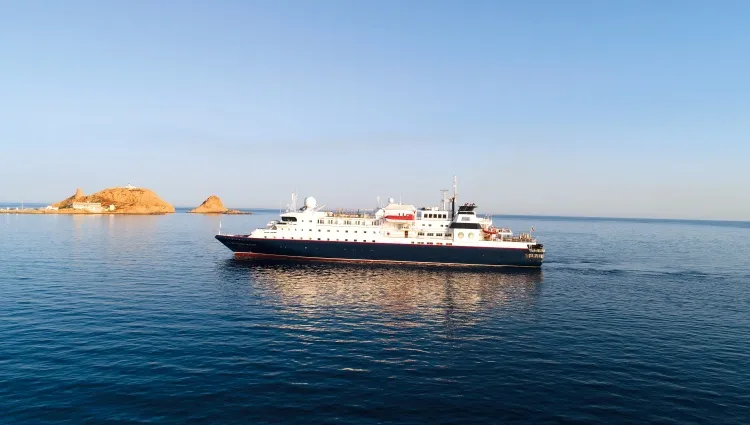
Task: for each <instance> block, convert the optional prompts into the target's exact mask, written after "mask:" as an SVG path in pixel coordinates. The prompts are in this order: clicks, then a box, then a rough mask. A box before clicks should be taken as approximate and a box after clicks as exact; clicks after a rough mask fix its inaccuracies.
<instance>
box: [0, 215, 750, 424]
mask: <svg viewBox="0 0 750 425" xmlns="http://www.w3.org/2000/svg"><path fill="white" fill-rule="evenodd" d="M275 216H276V214H274V213H269V212H265V213H261V214H256V215H252V216H224V217H209V216H199V215H189V214H180V213H178V214H173V215H167V216H133V217H128V216H65V215H60V216H27V215H1V214H0V423H7V424H60V423H66V424H88V423H91V424H140V423H153V424H183V423H195V424H203V423H206V424H208V423H211V424H240V423H243V424H244V423H248V424H251V423H252V424H257V423H280V424H286V423H289V424H291V423H304V424H312V423H345V424H370V423H398V424H486V423H536V424H541V423H612V424H614V423H645V422H650V423H671V424H691V423H712V424H718V423H734V424H747V423H750V223H727V222H688V221H644V220H591V219H564V218H531V217H504V218H503V217H500V218H498V217H495V223H496V224H498V225H504V226H510V227H512V228H514V229H515V230H516V231H517V232H518V231H522V230H524V231H525V230H527V229H529V228H530V227H531V226H535V228H536V234H537V235H538V237H539V238H541V239H542V240H543V242H544V244H545V247H546V248H547V252H548V253H547V262H546V263H545V265H544V267H543V268H542V270H541V271H521V272H519V271H510V270H509V271H502V270H499V271H491V272H486V271H481V272H480V271H472V270H458V269H451V268H447V269H445V268H427V267H405V266H403V267H393V266H372V265H369V266H361V265H327V264H321V263H309V264H307V263H283V262H282V263H270V262H262V263H259V262H239V261H234V260H233V259H232V255H231V252H230V251H229V250H227V249H226V248H224V247H223V246H222V245H221V244H220V243H219V242H218V241H216V240H214V239H213V235H214V233H216V232H217V230H218V228H219V220H221V221H222V225H223V229H224V231H225V232H232V233H239V232H246V231H248V230H250V229H252V228H254V227H256V226H262V225H264V224H265V223H266V222H268V221H269V220H271V219H273V218H275Z"/></svg>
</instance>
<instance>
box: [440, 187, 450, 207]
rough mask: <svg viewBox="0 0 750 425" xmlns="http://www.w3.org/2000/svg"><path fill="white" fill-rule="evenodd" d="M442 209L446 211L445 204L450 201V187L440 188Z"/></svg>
mask: <svg viewBox="0 0 750 425" xmlns="http://www.w3.org/2000/svg"><path fill="white" fill-rule="evenodd" d="M440 193H441V196H440V210H441V211H445V204H446V202H448V189H440Z"/></svg>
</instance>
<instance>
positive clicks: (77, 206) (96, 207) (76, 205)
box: [72, 202, 104, 213]
mask: <svg viewBox="0 0 750 425" xmlns="http://www.w3.org/2000/svg"><path fill="white" fill-rule="evenodd" d="M72 206H73V209H74V210H84V211H88V212H93V213H97V212H102V211H104V208H102V204H101V203H99V202H73V205H72Z"/></svg>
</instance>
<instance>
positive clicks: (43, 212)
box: [0, 208, 174, 215]
mask: <svg viewBox="0 0 750 425" xmlns="http://www.w3.org/2000/svg"><path fill="white" fill-rule="evenodd" d="M0 214H26V215H62V214H65V215H164V214H174V213H173V212H127V211H119V212H118V211H102V212H91V211H84V210H74V209H62V210H34V209H28V208H27V209H23V210H6V209H0Z"/></svg>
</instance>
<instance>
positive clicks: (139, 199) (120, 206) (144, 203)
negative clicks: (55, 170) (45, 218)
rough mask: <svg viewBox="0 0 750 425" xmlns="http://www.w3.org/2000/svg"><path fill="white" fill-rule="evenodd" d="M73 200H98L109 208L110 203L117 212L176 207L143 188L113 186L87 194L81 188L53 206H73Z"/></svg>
mask: <svg viewBox="0 0 750 425" xmlns="http://www.w3.org/2000/svg"><path fill="white" fill-rule="evenodd" d="M73 202H98V203H100V204H101V205H102V208H104V209H105V210H107V209H108V208H109V206H110V205H114V206H115V210H114V212H115V213H122V214H163V213H173V212H174V207H173V206H172V205H171V204H169V203H168V202H166V201H164V200H163V199H161V198H159V196H158V195H157V194H156V193H154V192H152V191H150V190H148V189H142V188H134V189H128V188H121V187H116V188H111V189H104V190H102V191H100V192H96V193H94V194H93V195H89V196H85V195H84V194H83V192H82V191H81V189H78V190H76V193H75V195H73V196H71V197H70V198H67V199H65V200H62V201H60V202H58V203H56V204H52V206H53V207H58V208H60V209H65V208H71V207H72V204H73Z"/></svg>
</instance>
